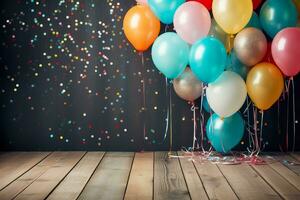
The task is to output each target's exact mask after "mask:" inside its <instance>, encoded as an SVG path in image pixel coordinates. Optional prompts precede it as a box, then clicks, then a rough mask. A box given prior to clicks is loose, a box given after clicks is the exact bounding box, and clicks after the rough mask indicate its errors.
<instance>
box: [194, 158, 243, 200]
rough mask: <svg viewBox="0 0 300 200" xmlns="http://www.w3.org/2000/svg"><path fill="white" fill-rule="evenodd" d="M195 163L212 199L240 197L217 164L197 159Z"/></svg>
mask: <svg viewBox="0 0 300 200" xmlns="http://www.w3.org/2000/svg"><path fill="white" fill-rule="evenodd" d="M194 164H195V167H196V169H197V172H198V174H199V176H200V178H201V180H202V182H203V185H204V188H205V190H206V192H207V195H208V197H209V198H210V199H215V200H217V199H220V200H223V199H224V200H227V199H228V200H233V199H238V198H237V196H236V194H235V193H234V191H233V190H232V188H231V187H230V185H229V184H228V182H227V180H226V179H225V177H224V176H223V174H222V173H221V172H220V170H219V168H218V167H217V165H215V164H212V163H210V162H207V161H205V162H200V161H197V160H196V161H195V162H194Z"/></svg>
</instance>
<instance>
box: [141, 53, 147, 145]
mask: <svg viewBox="0 0 300 200" xmlns="http://www.w3.org/2000/svg"><path fill="white" fill-rule="evenodd" d="M141 56H142V66H143V69H145V60H144V53H143V52H141ZM144 75H145V74H144ZM144 75H143V81H142V88H143V109H142V110H143V113H144V120H143V137H144V138H143V141H144V144H145V138H146V135H147V133H146V116H145V114H146V113H145V112H146V90H145V76H144Z"/></svg>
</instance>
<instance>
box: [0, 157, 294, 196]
mask: <svg viewBox="0 0 300 200" xmlns="http://www.w3.org/2000/svg"><path fill="white" fill-rule="evenodd" d="M272 156H274V157H276V158H278V159H281V160H288V161H291V162H294V163H297V162H298V163H299V162H300V153H290V154H276V155H275V154H274V155H272ZM291 162H273V163H271V164H268V165H255V166H253V165H247V164H240V165H220V164H219V165H217V164H212V163H210V162H205V163H201V162H197V161H195V162H192V161H190V160H189V159H186V158H172V159H167V152H146V153H128V152H7V153H0V199H1V200H6V199H18V200H20V199H28V200H36V199H51V200H52V199H53V200H54V199H55V200H64V199H65V200H74V199H80V200H93V199H95V200H101V199H104V200H110V199H117V200H118V199H127V200H128V199H136V200H148V199H158V200H159V199H163V200H166V199H172V200H176V199H179V200H185V199H201V200H202V199H204V200H205V199H222V200H224V199H230V200H232V199H255V200H258V199H264V200H265V199H298V200H299V199H300V166H299V165H292V164H291Z"/></svg>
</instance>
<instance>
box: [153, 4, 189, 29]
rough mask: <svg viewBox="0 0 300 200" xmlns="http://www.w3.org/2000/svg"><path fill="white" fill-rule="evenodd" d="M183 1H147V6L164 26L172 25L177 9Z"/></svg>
mask: <svg viewBox="0 0 300 200" xmlns="http://www.w3.org/2000/svg"><path fill="white" fill-rule="evenodd" d="M184 2H185V0H148V5H149V6H150V8H151V10H152V11H153V12H154V14H155V15H156V17H157V18H158V19H159V20H160V21H161V22H162V23H164V24H172V23H173V17H174V14H175V11H176V10H177V8H178V7H179V6H180V5H181V4H183V3H184Z"/></svg>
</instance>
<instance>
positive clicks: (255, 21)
mask: <svg viewBox="0 0 300 200" xmlns="http://www.w3.org/2000/svg"><path fill="white" fill-rule="evenodd" d="M246 27H254V28H257V29H261V25H260V21H259V17H258V15H257V14H256V12H254V11H253V13H252V16H251V18H250V21H249V22H248V24H247V25H246Z"/></svg>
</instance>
